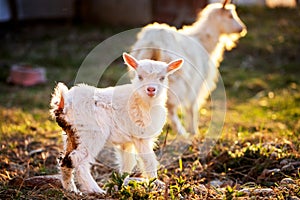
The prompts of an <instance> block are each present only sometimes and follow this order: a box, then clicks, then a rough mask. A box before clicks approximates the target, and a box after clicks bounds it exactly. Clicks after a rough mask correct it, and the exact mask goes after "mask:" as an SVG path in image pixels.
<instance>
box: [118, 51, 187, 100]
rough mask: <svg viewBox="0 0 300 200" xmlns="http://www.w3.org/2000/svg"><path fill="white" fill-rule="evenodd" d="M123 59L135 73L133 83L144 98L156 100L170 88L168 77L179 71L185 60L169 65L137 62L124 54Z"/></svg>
mask: <svg viewBox="0 0 300 200" xmlns="http://www.w3.org/2000/svg"><path fill="white" fill-rule="evenodd" d="M123 59H124V61H125V64H127V65H128V66H129V67H130V68H131V69H132V70H133V71H134V72H135V75H134V78H133V79H132V83H133V85H134V87H135V89H136V91H137V92H138V93H139V94H140V95H141V96H142V97H148V98H154V97H158V96H160V95H161V94H162V93H163V92H164V90H165V89H166V88H167V86H168V76H169V75H170V74H172V73H173V72H175V71H176V70H178V69H179V68H180V67H181V66H182V64H183V60H182V59H178V60H174V61H172V62H170V63H169V64H167V63H165V62H160V61H154V60H148V59H145V60H136V59H135V58H134V57H132V56H131V55H129V54H127V53H124V54H123Z"/></svg>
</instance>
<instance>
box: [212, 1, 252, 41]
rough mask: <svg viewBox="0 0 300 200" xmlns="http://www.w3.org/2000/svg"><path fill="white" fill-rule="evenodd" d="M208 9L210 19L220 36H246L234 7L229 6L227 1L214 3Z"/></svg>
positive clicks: (232, 5) (244, 28) (243, 25)
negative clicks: (217, 28)
mask: <svg viewBox="0 0 300 200" xmlns="http://www.w3.org/2000/svg"><path fill="white" fill-rule="evenodd" d="M208 7H210V9H211V11H210V13H209V14H210V18H211V20H213V21H215V23H216V25H217V26H218V27H219V30H220V33H221V34H227V35H230V34H239V35H240V36H245V35H246V33H247V29H246V26H245V24H244V23H243V22H242V21H241V19H240V18H239V16H238V14H237V12H236V7H235V5H234V4H231V3H230V1H229V0H225V1H224V2H223V4H221V3H216V4H212V5H211V6H208Z"/></svg>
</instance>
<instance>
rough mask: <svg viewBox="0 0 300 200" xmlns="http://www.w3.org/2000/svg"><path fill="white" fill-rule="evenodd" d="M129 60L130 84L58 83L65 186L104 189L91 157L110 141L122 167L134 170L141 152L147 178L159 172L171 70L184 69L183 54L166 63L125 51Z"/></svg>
mask: <svg viewBox="0 0 300 200" xmlns="http://www.w3.org/2000/svg"><path fill="white" fill-rule="evenodd" d="M123 59H124V61H125V63H126V64H127V65H128V66H129V67H130V68H132V70H133V71H134V72H135V77H134V79H133V80H132V83H131V84H126V85H120V86H116V87H109V88H103V89H100V88H95V87H92V86H88V85H85V84H79V85H77V86H74V87H72V88H71V89H70V90H68V88H67V87H66V86H65V85H64V84H63V83H58V84H57V87H56V88H55V91H54V94H53V97H52V99H51V107H52V110H51V114H52V116H54V118H55V119H56V121H57V123H58V124H59V126H61V127H62V129H63V132H64V134H63V139H64V144H65V145H64V155H63V157H62V158H61V160H60V170H61V175H62V185H63V187H64V188H65V189H66V190H69V191H75V192H78V190H77V187H76V185H75V183H74V177H73V172H75V177H76V179H77V182H78V184H79V185H80V191H82V192H85V193H93V192H96V193H104V190H102V189H101V188H100V187H99V186H98V185H97V183H96V181H95V180H94V179H93V177H92V175H91V173H90V163H92V162H93V161H94V158H95V157H96V156H97V154H98V153H99V152H100V151H101V149H103V147H104V145H105V144H112V145H113V146H114V147H116V148H117V149H118V150H117V152H116V153H118V155H117V159H118V160H117V162H118V164H119V170H120V172H131V171H132V169H133V168H134V166H135V165H136V163H137V160H136V159H137V158H136V156H137V157H139V159H140V161H141V162H139V163H141V166H142V167H143V170H144V172H145V176H146V178H155V177H157V167H158V162H157V160H156V156H155V154H154V151H153V146H154V144H155V142H156V139H157V136H158V135H159V134H160V133H161V131H162V128H163V126H164V124H165V121H166V116H167V110H166V108H165V102H166V99H167V87H168V75H170V74H171V73H173V72H175V71H176V70H177V69H179V68H180V67H181V65H182V63H183V60H182V59H177V60H175V61H172V62H170V63H169V64H166V63H164V62H160V61H152V60H139V61H138V60H136V59H135V58H133V57H132V56H130V55H129V54H126V53H124V54H123Z"/></svg>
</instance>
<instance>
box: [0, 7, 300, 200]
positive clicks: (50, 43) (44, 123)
mask: <svg viewBox="0 0 300 200" xmlns="http://www.w3.org/2000/svg"><path fill="white" fill-rule="evenodd" d="M238 12H239V15H240V17H241V19H242V20H243V21H244V22H245V24H246V25H247V27H248V34H247V36H246V37H245V38H242V39H241V40H240V41H239V44H238V46H237V48H236V49H234V50H232V51H231V52H227V53H226V54H225V57H224V61H223V63H222V65H221V67H220V72H221V75H222V79H223V81H224V84H225V87H226V94H227V103H228V104H227V114H226V121H225V124H224V127H223V132H222V136H221V138H220V139H219V140H218V141H217V144H216V145H215V146H214V148H213V150H212V152H211V153H210V154H209V155H208V156H207V157H206V158H205V159H204V160H202V159H201V158H200V157H199V150H198V148H197V146H198V143H201V142H202V141H203V139H204V133H205V131H206V130H207V128H208V125H209V122H210V117H211V110H210V107H209V104H208V105H207V106H206V107H204V108H203V109H202V110H201V111H200V113H201V127H200V132H201V134H200V135H199V137H198V138H196V141H194V143H193V145H191V147H189V148H187V149H186V151H185V153H184V154H183V155H182V156H181V159H180V160H179V162H174V163H172V164H170V165H169V166H167V167H165V168H162V169H160V170H159V178H160V180H163V181H164V182H165V183H166V184H167V185H166V188H167V189H166V190H158V189H156V188H155V186H154V185H153V184H152V185H151V184H146V183H132V184H131V185H129V186H122V183H123V179H124V178H125V177H124V176H120V175H117V174H114V173H113V174H112V172H111V169H106V168H104V169H103V167H102V168H101V167H100V168H99V167H98V168H97V166H96V167H95V171H97V170H99V171H100V172H101V173H102V174H103V173H104V174H105V177H106V178H105V179H104V180H101V183H100V184H101V186H103V187H104V185H105V183H106V186H107V188H108V189H110V190H109V191H110V192H109V194H108V195H107V196H106V197H107V198H115V199H122V198H123V199H125V198H130V199H141V198H157V199H179V198H186V199H197V198H198V199H199V198H200V199H237V198H238V197H245V196H247V195H248V194H247V195H246V194H243V193H242V192H241V189H243V188H248V189H249V190H250V194H249V195H248V196H251V197H252V198H254V199H255V198H257V196H258V194H256V193H254V189H255V188H260V187H269V188H272V189H273V191H274V193H275V194H274V195H273V196H272V198H277V199H286V198H287V197H288V196H297V197H298V198H300V191H299V186H300V171H299V166H298V168H297V165H295V167H296V168H295V169H289V168H287V169H285V168H284V167H288V166H286V165H284V163H285V162H287V163H293V162H299V161H300V157H299V150H300V142H299V141H300V120H299V118H300V106H299V105H300V80H299V77H300V70H299V69H298V67H299V65H300V57H299V53H300V46H299V44H300V36H299V35H300V21H299V17H300V11H299V9H266V8H261V7H255V8H251V7H246V8H238ZM119 31H121V29H108V28H101V27H98V28H95V27H91V26H66V27H65V26H60V25H51V26H50V27H43V26H34V27H26V26H25V27H22V28H19V29H18V30H17V31H16V32H8V34H7V35H6V36H5V37H4V38H2V39H1V40H0V41H1V49H0V70H1V71H2V73H1V74H0V113H1V115H0V198H10V199H26V198H33V199H43V198H52V199H62V198H67V199H80V198H86V199H93V198H102V197H103V196H101V195H100V196H97V195H96V196H93V195H92V196H87V195H83V196H81V197H78V196H76V195H74V194H71V193H67V192H65V191H64V190H62V189H61V188H57V187H48V188H45V187H44V188H43V187H41V188H38V187H37V188H28V187H25V186H23V187H22V184H12V183H13V180H14V178H16V177H21V178H22V179H23V178H27V177H32V176H36V175H45V174H56V173H57V172H58V170H57V167H56V161H55V158H56V157H58V155H59V152H60V151H61V149H62V141H61V138H60V128H59V127H58V126H57V125H56V123H55V122H54V121H53V120H52V119H51V118H50V117H49V112H48V109H49V100H50V96H51V93H52V89H53V87H54V85H55V83H56V82H58V81H63V82H65V83H66V84H68V85H69V86H71V85H72V84H73V82H74V79H75V76H76V73H77V70H78V68H79V66H80V64H81V62H82V61H83V59H84V58H85V55H87V54H88V53H89V52H90V51H91V50H92V49H93V48H94V47H95V46H96V45H97V44H99V43H100V42H101V41H102V40H103V39H105V38H107V37H109V36H110V35H113V34H114V33H117V32H119ZM29 33H30V34H29ZM15 63H30V64H33V65H34V66H43V67H45V68H46V70H47V78H48V82H47V83H46V84H44V85H39V86H33V87H28V88H27V87H20V86H14V85H9V84H7V83H6V79H7V76H8V74H9V66H11V65H12V64H15ZM124 72H125V67H123V64H122V63H121V62H120V61H116V62H114V63H113V64H112V65H111V67H110V68H108V70H107V71H106V73H105V76H104V78H103V79H101V83H99V86H101V87H106V86H109V85H114V84H115V83H116V81H117V80H118V79H119V77H121V76H122V74H123V73H124ZM170 134H172V131H171V132H170ZM164 137H165V132H164V134H163V135H162V136H161V140H162V141H163V140H164ZM161 146H163V145H162V144H160V147H161ZM165 148H168V147H165ZM38 149H41V152H39V153H32V152H33V151H34V150H38ZM265 169H268V170H271V169H279V170H280V171H279V172H274V173H271V174H267V175H266V174H264V170H265ZM285 170H286V171H285ZM110 174H112V175H111V176H109V175H110ZM263 175H265V177H263ZM285 177H290V178H292V179H293V180H294V181H295V183H294V184H288V185H282V184H280V181H281V180H282V179H283V178H285ZM215 179H218V180H221V181H222V183H223V184H224V185H223V186H221V187H220V188H218V187H215V186H212V185H211V183H212V181H213V180H215Z"/></svg>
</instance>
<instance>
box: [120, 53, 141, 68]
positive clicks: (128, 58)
mask: <svg viewBox="0 0 300 200" xmlns="http://www.w3.org/2000/svg"><path fill="white" fill-rule="evenodd" d="M123 60H124V62H125V64H126V65H128V66H130V67H132V68H133V69H136V68H137V67H138V61H137V60H136V59H135V58H134V57H133V56H131V55H129V54H128V53H123Z"/></svg>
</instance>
